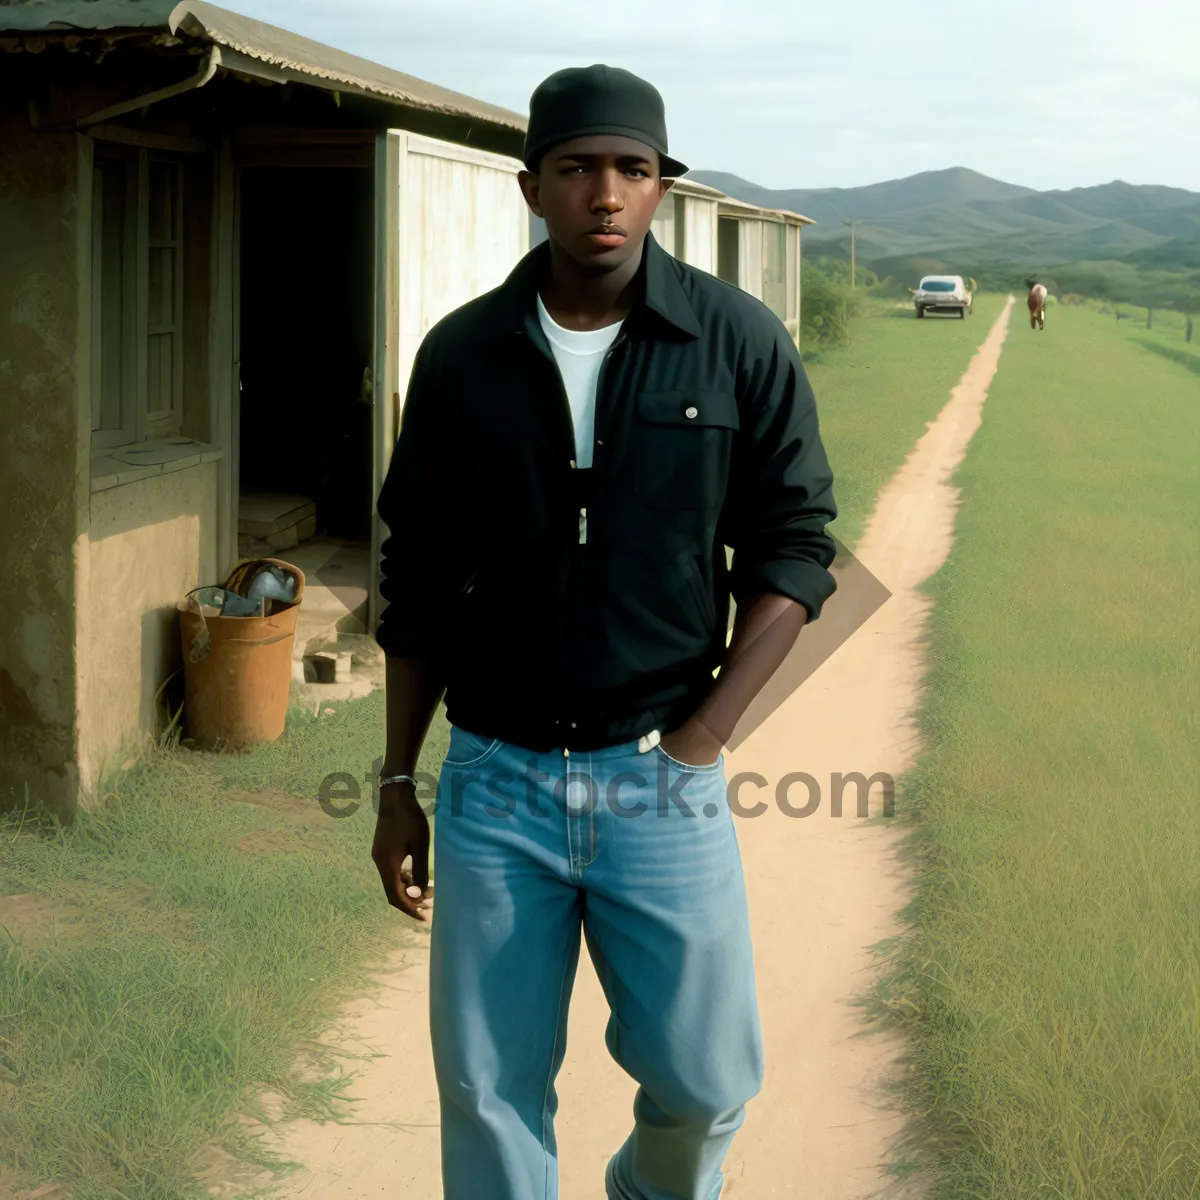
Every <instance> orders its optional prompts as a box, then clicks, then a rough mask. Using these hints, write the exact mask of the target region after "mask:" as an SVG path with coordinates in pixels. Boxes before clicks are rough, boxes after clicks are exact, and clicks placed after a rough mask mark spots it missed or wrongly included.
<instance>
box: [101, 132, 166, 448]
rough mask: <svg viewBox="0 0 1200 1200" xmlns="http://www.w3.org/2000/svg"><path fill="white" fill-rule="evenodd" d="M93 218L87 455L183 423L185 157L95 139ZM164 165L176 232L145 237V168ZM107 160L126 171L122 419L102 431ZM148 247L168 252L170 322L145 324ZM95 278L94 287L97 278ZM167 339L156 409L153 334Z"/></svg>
mask: <svg viewBox="0 0 1200 1200" xmlns="http://www.w3.org/2000/svg"><path fill="white" fill-rule="evenodd" d="M92 160H93V161H92V181H93V189H92V192H93V194H92V216H91V222H90V229H89V233H90V236H91V238H92V244H91V247H90V256H89V257H90V263H91V274H90V278H89V281H88V286H89V288H90V292H91V296H90V300H91V331H92V347H91V362H90V386H91V397H90V408H91V424H92V431H91V434H92V443H91V445H92V453H93V455H95V454H96V453H98V452H102V451H106V450H116V449H119V448H121V447H124V446H131V445H137V444H138V443H140V442H145V441H149V440H151V439H154V438H161V437H170V436H173V435H175V434H178V433H179V430H180V428H181V426H182V422H183V340H184V332H185V331H184V322H183V311H184V308H183V306H184V278H183V232H184V212H183V202H184V191H185V189H184V171H185V170H186V169H187V168H186V159H185V158H184V156H183V155H177V154H171V153H166V152H162V151H158V150H150V149H147V148H146V147H137V146H130V145H126V144H124V143H120V142H111V141H107V140H103V139H96V140H95V144H94V147H93V155H92ZM155 162H162V163H166V164H169V165H170V166H172V167H173V168H174V187H173V191H174V195H173V196H172V206H171V207H172V216H173V229H172V230H171V231H170V232H171V234H172V236H171V237H170V238H159V239H152V238H151V236H150V232H151V231H150V170H151V164H152V163H155ZM106 164H120V165H121V166H122V167H123V169H124V171H125V212H124V222H123V225H122V231H121V242H122V245H121V255H122V258H121V261H122V281H121V293H120V308H121V317H120V342H121V345H120V357H121V384H120V399H119V401H118V409H119V417H118V418H117V420H116V422H115V423H114V424H110V425H109V426H108V427H107V428H104V427H97V426H98V425H99V424H101V423H102V422H103V418H104V414H103V411H102V399H103V365H104V358H103V355H102V353H101V346H102V345H103V344H104V327H105V316H106V313H107V312H108V311H109V309H108V306H107V305H106V303H105V295H104V293H105V286H104V279H103V274H102V264H103V261H104V259H103V255H104V189H103V187H100V188H97V186H96V185H97V184H100V183H101V182H102V178H103V172H104V169H105V165H106ZM153 249H168V250H170V251H171V263H172V279H171V289H172V295H171V300H172V314H171V317H172V319H171V322H170V323H169V324H163V325H156V326H153V327H151V324H150V253H151V250H153ZM98 274H99V276H100V282H99V285H97V275H98ZM161 336H169V337H170V338H171V358H172V361H171V373H170V380H171V396H170V404H169V405H168V406H167V407H165V408H160V409H157V410H155V411H154V412H150V411H149V403H150V380H149V365H150V341H151V338H152V337H161Z"/></svg>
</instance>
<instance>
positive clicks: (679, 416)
mask: <svg viewBox="0 0 1200 1200" xmlns="http://www.w3.org/2000/svg"><path fill="white" fill-rule="evenodd" d="M738 427H739V422H738V407H737V400H736V398H735V397H734V396H733V395H732V394H731V393H729V392H701V391H694V390H689V391H677V392H642V393H641V394H640V395H639V396H638V398H637V419H636V421H635V422H634V427H633V445H632V453H631V455H630V458H631V465H632V468H633V471H634V472H635V490H636V492H637V494H638V496H639V497H640V499H641V500H642V501H643V503H645V504H646V505H647V506H648V507H650V508H656V509H672V508H673V509H686V510H689V511H708V510H712V509H716V508H720V507H721V505H722V504H723V503H724V501H725V488H726V484H727V482H728V478H729V461H730V456H731V454H732V450H733V435H734V434H735V433H736V432H737V430H738Z"/></svg>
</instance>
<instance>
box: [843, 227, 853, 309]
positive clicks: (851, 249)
mask: <svg viewBox="0 0 1200 1200" xmlns="http://www.w3.org/2000/svg"><path fill="white" fill-rule="evenodd" d="M855 223H856V222H855V220H854V219H853V218H851V219H850V220H849V221H843V222H842V224H843V225H849V226H850V290H851V291H854V277H855V274H856V272H855V269H854V226H855Z"/></svg>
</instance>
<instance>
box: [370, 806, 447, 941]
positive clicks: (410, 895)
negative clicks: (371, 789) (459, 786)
mask: <svg viewBox="0 0 1200 1200" xmlns="http://www.w3.org/2000/svg"><path fill="white" fill-rule="evenodd" d="M371 858H372V859H373V860H374V862H375V866H376V867H377V868H378V870H379V878H380V879H381V880H382V881H383V890H384V893H385V894H386V895H387V900H388V903H389V904H390V905H391V906H392V907H393V908H398V909H399V910H400V911H401V912H402V913H404V914H405V915H406V916H410V917H412V918H413V919H414V920H417V921H428V920H429V918H430V915H431V906H432V903H433V888H432V887H431V886H430V883H429V818H428V817H426V815H425V813H424V811H423V810H422V809H421V805H420V804H419V803H418V801H417V796H416V792H415V791H414V790H413V786H412V784H411V783H391V784H388V786H387V787H385V788H382V789H381V790H380V793H379V819H378V820H377V821H376V823H375V841H374V842H373V843H372V845H371Z"/></svg>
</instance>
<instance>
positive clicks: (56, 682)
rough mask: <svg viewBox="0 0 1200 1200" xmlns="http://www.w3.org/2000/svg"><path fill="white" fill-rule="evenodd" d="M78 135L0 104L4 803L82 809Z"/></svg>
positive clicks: (0, 801) (0, 723)
mask: <svg viewBox="0 0 1200 1200" xmlns="http://www.w3.org/2000/svg"><path fill="white" fill-rule="evenodd" d="M78 154H79V150H78V144H77V141H76V138H75V135H74V134H44V133H43V134H34V133H33V131H32V130H31V129H30V126H29V119H28V115H27V109H26V106H25V104H24V103H23V102H21V101H20V100H18V99H16V98H14V97H5V96H3V95H0V614H2V615H0V808H11V807H13V806H14V805H18V806H19V805H22V804H23V803H24V801H25V797H26V795H28V796H29V799H30V800H31V801H32V802H33V803H38V802H40V803H43V804H45V805H46V806H47V807H49V808H51V809H52V810H54V811H57V812H59V813H62V814H66V813H68V812H69V811H71V809H72V807H73V805H74V800H75V795H76V790H77V779H76V775H75V769H74V766H73V762H74V757H75V755H74V751H75V729H74V725H75V704H74V699H75V697H74V690H75V666H76V660H75V611H74V608H75V606H74V599H75V595H74V592H75V565H74V558H73V556H74V548H75V546H76V541H77V535H78V533H79V532H80V530H81V528H82V524H83V520H84V518H85V514H86V507H85V504H86V501H85V498H84V497H83V496H82V488H83V487H84V486H86V480H85V479H84V478H83V477H82V475H81V472H80V470H79V465H80V464H79V428H78V426H79V405H78V396H77V391H76V388H77V369H78V368H77V360H78V356H79V355H80V354H81V353H82V349H83V348H82V347H81V346H80V344H79V339H78V337H77V328H78V325H79V314H78V304H79V289H78V286H77V271H78V261H77V255H78V249H77V245H76V222H75V213H76V206H77V193H76V188H77V181H78V178H79V171H78V169H77V157H78Z"/></svg>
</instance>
